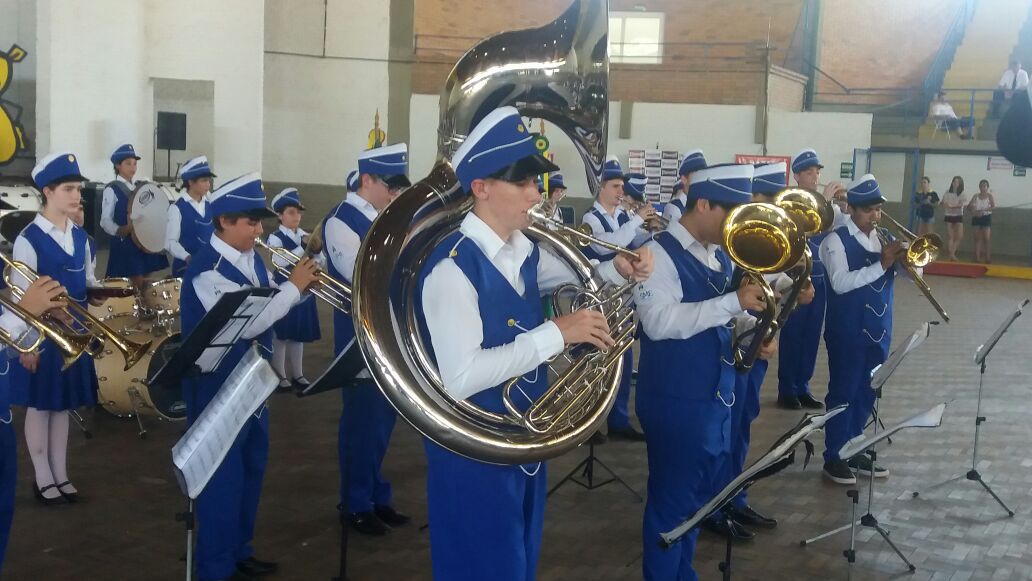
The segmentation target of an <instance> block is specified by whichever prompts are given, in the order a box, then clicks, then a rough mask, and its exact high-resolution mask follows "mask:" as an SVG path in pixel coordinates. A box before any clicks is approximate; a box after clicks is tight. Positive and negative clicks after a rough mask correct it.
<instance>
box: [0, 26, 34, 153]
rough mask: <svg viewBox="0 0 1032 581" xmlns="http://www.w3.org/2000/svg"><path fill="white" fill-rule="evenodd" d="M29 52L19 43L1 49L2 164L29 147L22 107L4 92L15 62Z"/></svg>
mask: <svg viewBox="0 0 1032 581" xmlns="http://www.w3.org/2000/svg"><path fill="white" fill-rule="evenodd" d="M27 54H28V53H26V52H25V49H23V48H22V47H20V46H18V45H17V44H15V45H11V48H10V50H8V51H7V52H4V51H0V166H3V165H6V164H8V163H10V162H11V160H13V159H14V158H15V156H17V155H18V154H19V153H22V152H25V151H28V149H29V138H28V136H27V135H25V128H24V127H23V126H22V124H21V112H22V108H21V106H19V105H18V104H17V103H14V102H11V101H8V100H6V99H4V92H5V91H6V90H7V89H8V88H9V87H10V86H11V79H12V78H13V77H14V64H15V63H19V62H21V61H22V60H23V59H24V58H25V55H27Z"/></svg>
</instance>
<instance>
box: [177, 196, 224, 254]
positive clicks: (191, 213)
mask: <svg viewBox="0 0 1032 581" xmlns="http://www.w3.org/2000/svg"><path fill="white" fill-rule="evenodd" d="M176 207H177V208H179V216H180V220H179V243H180V244H181V245H182V246H183V248H185V249H186V251H187V252H188V253H190V254H191V255H193V254H196V253H197V251H199V250H200V249H201V247H202V246H206V245H207V244H208V241H209V240H211V235H212V233H213V232H214V231H215V227H214V226H213V225H212V221H211V216H209V215H208V214H209V213H210V209H209V204H208V202H207V201H205V202H204V215H203V216H202V215H201V214H198V213H197V209H196V208H194V206H193V204H191V203H190V202H188V201H187V200H185V199H183V198H179V199H178V200H176ZM191 260H192V259H191Z"/></svg>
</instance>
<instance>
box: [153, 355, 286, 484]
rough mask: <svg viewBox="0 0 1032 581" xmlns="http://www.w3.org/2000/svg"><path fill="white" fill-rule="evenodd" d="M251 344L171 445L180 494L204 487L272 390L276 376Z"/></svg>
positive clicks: (277, 380) (274, 386) (277, 382)
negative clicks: (207, 402)
mask: <svg viewBox="0 0 1032 581" xmlns="http://www.w3.org/2000/svg"><path fill="white" fill-rule="evenodd" d="M259 348H260V347H257V346H254V345H252V346H251V348H250V349H248V350H247V353H246V354H245V355H244V357H243V359H241V360H240V363H238V364H237V366H236V367H235V368H234V369H233V371H232V372H231V373H230V374H229V377H228V378H227V379H226V382H225V383H224V384H223V385H222V387H221V388H220V389H219V391H218V393H216V394H215V397H214V398H213V399H212V401H211V402H210V403H209V404H208V406H207V407H205V408H204V411H203V412H201V415H200V417H198V418H197V421H195V422H194V423H193V425H192V426H190V428H189V429H188V430H187V431H186V434H184V435H183V437H182V438H180V439H179V441H178V442H176V445H175V446H174V447H173V448H172V463H173V464H174V465H175V469H176V477H177V478H178V480H179V486H180V488H181V489H182V490H183V493H184V494H186V495H187V496H189V497H190V498H194V499H195V498H197V495H199V494H200V493H201V491H202V490H204V487H205V486H206V485H207V484H208V480H210V479H211V477H212V475H213V474H214V473H215V470H216V469H217V468H218V467H219V465H220V464H221V463H222V460H223V459H224V458H225V457H226V454H227V453H229V448H230V446H232V445H233V441H234V440H236V437H237V434H238V433H239V432H240V430H241V428H243V426H244V423H245V422H246V421H247V419H248V418H249V417H250V416H251V414H253V413H254V412H255V411H257V410H258V408H259V407H260V406H261V405H262V404H263V403H264V402H265V400H266V399H268V397H269V396H270V395H272V393H273V392H274V391H275V390H276V386H277V385H279V378H278V377H277V376H276V372H275V371H273V369H272V366H271V365H269V362H268V361H266V360H265V359H263V358H262V357H261V355H260V354H259V353H258V349H259Z"/></svg>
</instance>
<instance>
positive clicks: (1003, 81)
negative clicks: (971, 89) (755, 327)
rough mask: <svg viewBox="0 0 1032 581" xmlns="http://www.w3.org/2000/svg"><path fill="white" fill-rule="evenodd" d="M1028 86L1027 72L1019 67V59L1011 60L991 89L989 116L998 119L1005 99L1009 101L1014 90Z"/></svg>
mask: <svg viewBox="0 0 1032 581" xmlns="http://www.w3.org/2000/svg"><path fill="white" fill-rule="evenodd" d="M1026 87H1028V72H1027V71H1025V69H1023V68H1021V61H1011V62H1010V67H1008V68H1007V70H1005V71H1003V76H1001V77H1000V82H999V83H997V85H996V90H995V91H993V105H992V111H991V113H990V114H991V116H992V117H993V118H994V119H998V118H999V117H1000V114H1001V113H1002V111H1001V109H1002V108H1003V106H1004V105H1005V103H1006V102H1007V101H1010V99H1011V97H1012V96H1013V95H1014V92H1015V91H1020V90H1021V89H1024V88H1026Z"/></svg>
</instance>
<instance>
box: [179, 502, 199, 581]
mask: <svg viewBox="0 0 1032 581" xmlns="http://www.w3.org/2000/svg"><path fill="white" fill-rule="evenodd" d="M176 522H181V523H183V526H184V527H186V581H192V580H193V575H194V523H195V521H194V499H192V498H188V499H187V502H186V511H185V512H177V513H176Z"/></svg>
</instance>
